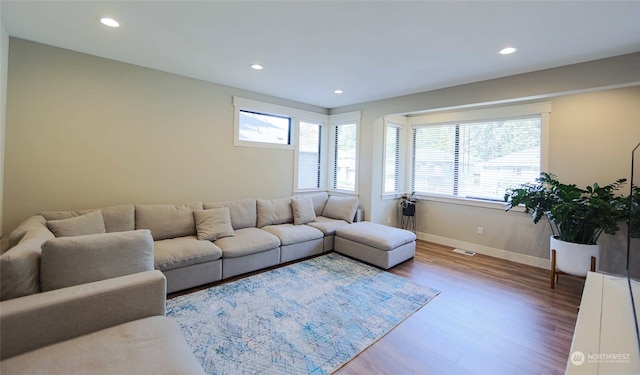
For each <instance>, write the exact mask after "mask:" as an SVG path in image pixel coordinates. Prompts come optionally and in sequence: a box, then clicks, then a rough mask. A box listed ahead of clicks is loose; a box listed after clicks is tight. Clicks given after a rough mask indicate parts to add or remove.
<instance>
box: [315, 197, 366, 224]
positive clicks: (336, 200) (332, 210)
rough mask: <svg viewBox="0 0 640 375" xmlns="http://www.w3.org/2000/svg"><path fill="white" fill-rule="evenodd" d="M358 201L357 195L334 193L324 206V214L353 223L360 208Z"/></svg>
mask: <svg viewBox="0 0 640 375" xmlns="http://www.w3.org/2000/svg"><path fill="white" fill-rule="evenodd" d="M358 203H359V201H358V198H356V197H336V196H335V195H332V196H330V197H329V199H328V200H327V204H326V205H325V206H324V210H323V211H322V216H325V217H328V218H331V219H339V220H344V221H346V222H348V223H353V218H354V217H355V216H356V211H357V210H358Z"/></svg>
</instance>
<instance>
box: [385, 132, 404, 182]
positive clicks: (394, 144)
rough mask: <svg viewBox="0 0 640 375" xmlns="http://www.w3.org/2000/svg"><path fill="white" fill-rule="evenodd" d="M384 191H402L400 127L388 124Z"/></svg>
mask: <svg viewBox="0 0 640 375" xmlns="http://www.w3.org/2000/svg"><path fill="white" fill-rule="evenodd" d="M384 164H385V165H384V192H385V193H397V192H399V191H400V128H399V127H397V126H387V131H386V138H385V156H384Z"/></svg>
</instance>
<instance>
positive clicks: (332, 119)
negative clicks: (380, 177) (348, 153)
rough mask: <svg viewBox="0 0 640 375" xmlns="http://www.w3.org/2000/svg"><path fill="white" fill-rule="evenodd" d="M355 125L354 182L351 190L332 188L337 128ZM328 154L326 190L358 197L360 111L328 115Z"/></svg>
mask: <svg viewBox="0 0 640 375" xmlns="http://www.w3.org/2000/svg"><path fill="white" fill-rule="evenodd" d="M346 124H355V126H356V152H355V154H356V160H355V171H354V173H355V176H356V178H355V181H354V188H353V190H346V189H338V188H334V186H335V185H336V184H335V181H334V175H335V174H334V172H335V154H336V148H335V139H336V135H337V128H338V127H339V126H340V125H346ZM327 149H328V152H327V190H328V191H330V192H337V193H342V194H354V195H358V180H359V178H358V177H359V171H360V155H359V154H360V111H354V112H348V113H340V114H336V115H329V139H328V147H327Z"/></svg>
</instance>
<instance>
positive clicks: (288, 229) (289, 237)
mask: <svg viewBox="0 0 640 375" xmlns="http://www.w3.org/2000/svg"><path fill="white" fill-rule="evenodd" d="M261 229H262V230H265V231H267V232H269V233H271V234H273V235H274V236H276V237H278V238H279V239H280V245H282V246H286V245H293V244H297V243H301V242H306V241H312V240H317V239H319V238H322V237H324V234H323V233H322V232H321V231H320V230H318V229H316V228H312V227H310V226H308V225H293V224H280V225H267V226H266V227H262V228H261Z"/></svg>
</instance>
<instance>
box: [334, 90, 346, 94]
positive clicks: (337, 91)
mask: <svg viewBox="0 0 640 375" xmlns="http://www.w3.org/2000/svg"><path fill="white" fill-rule="evenodd" d="M343 92H344V91H342V90H335V91H334V93H335V94H342V93H343Z"/></svg>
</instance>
